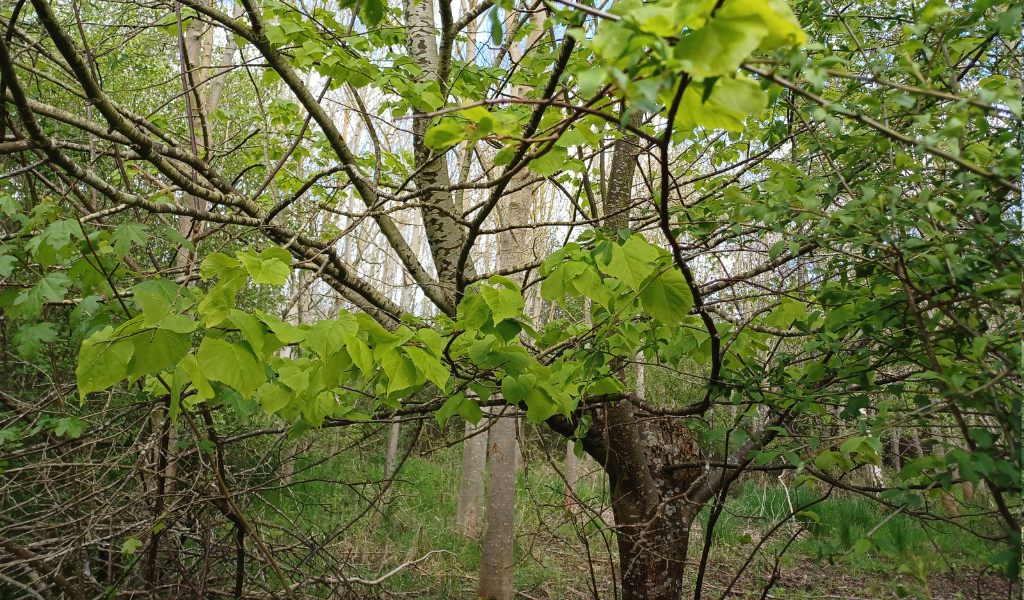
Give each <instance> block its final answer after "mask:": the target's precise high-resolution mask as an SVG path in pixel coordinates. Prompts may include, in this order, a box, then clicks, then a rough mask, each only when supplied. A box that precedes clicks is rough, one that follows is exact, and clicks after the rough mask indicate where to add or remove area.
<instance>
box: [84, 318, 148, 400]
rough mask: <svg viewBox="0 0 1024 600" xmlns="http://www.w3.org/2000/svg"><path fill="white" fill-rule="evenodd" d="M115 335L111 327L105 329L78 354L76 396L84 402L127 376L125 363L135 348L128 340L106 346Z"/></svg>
mask: <svg viewBox="0 0 1024 600" xmlns="http://www.w3.org/2000/svg"><path fill="white" fill-rule="evenodd" d="M113 335H114V328H113V327H105V328H104V329H103V330H102V331H98V332H96V333H94V334H93V335H92V336H90V337H89V339H87V340H85V341H84V342H82V347H81V349H80V350H79V351H78V367H77V368H76V369H75V377H76V378H77V380H78V394H79V395H80V396H81V398H82V401H83V402H84V401H85V396H86V394H88V393H90V392H95V391H97V390H103V389H106V388H108V387H110V386H112V385H114V384H115V383H117V382H118V381H121V380H122V379H124V378H125V376H126V375H127V374H128V361H129V360H131V358H132V353H134V352H135V346H134V345H133V344H132V343H131V342H129V341H128V340H119V341H117V342H114V343H112V344H110V343H108V340H110V338H111V337H113Z"/></svg>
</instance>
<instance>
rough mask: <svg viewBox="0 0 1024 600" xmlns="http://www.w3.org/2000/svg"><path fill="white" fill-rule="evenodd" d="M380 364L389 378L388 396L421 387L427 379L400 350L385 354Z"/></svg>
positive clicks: (389, 351)
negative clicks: (417, 386)
mask: <svg viewBox="0 0 1024 600" xmlns="http://www.w3.org/2000/svg"><path fill="white" fill-rule="evenodd" d="M380 364H381V367H382V368H383V369H384V372H385V373H386V374H387V376H388V394H392V393H394V392H400V391H402V390H405V389H408V388H411V387H413V386H416V385H419V384H420V383H421V382H422V381H423V380H424V379H425V377H424V375H423V374H422V373H420V371H419V370H417V369H416V364H415V363H413V362H412V361H411V360H409V358H408V357H406V356H403V355H402V353H400V352H399V351H398V350H394V349H392V350H388V351H386V352H384V354H383V356H381V361H380Z"/></svg>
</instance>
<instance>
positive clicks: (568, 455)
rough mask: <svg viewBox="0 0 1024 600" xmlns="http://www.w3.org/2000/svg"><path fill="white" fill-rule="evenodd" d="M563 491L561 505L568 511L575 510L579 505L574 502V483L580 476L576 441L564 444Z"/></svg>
mask: <svg viewBox="0 0 1024 600" xmlns="http://www.w3.org/2000/svg"><path fill="white" fill-rule="evenodd" d="M564 474H565V493H564V495H563V497H562V505H563V506H565V510H567V511H569V512H573V513H575V512H577V511H579V509H580V507H579V505H578V504H577V503H576V483H577V482H578V481H579V476H580V459H579V458H577V456H576V443H575V442H573V441H572V440H569V441H568V442H566V444H565V473H564Z"/></svg>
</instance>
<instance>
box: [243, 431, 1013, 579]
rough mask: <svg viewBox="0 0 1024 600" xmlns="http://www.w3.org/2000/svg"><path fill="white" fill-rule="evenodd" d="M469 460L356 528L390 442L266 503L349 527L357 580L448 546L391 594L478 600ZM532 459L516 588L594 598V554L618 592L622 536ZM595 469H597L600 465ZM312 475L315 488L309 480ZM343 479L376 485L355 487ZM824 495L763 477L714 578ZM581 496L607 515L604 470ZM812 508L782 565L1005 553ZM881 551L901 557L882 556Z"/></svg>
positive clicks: (957, 537)
mask: <svg viewBox="0 0 1024 600" xmlns="http://www.w3.org/2000/svg"><path fill="white" fill-rule="evenodd" d="M375 443H376V442H375ZM319 447H320V446H319V445H317V446H315V448H319ZM460 457H461V450H460V448H459V447H454V448H443V449H440V450H437V451H436V452H433V453H432V454H431V455H430V456H429V457H427V458H419V457H415V456H414V457H412V458H410V459H409V461H408V462H407V463H406V464H405V465H404V466H403V468H402V470H401V472H400V475H399V478H400V481H398V482H396V485H395V486H394V488H393V490H392V492H391V494H390V499H389V501H388V503H387V504H386V505H385V506H384V507H383V509H382V511H381V512H373V513H371V514H368V515H366V516H364V518H363V519H361V520H358V521H356V522H355V523H354V524H353V523H352V521H353V520H355V519H356V517H357V516H358V515H359V514H360V513H362V512H363V511H364V510H365V508H366V497H367V496H372V495H374V494H376V493H377V491H378V488H377V486H376V485H375V484H373V483H372V482H373V481H375V480H379V479H380V478H381V476H382V474H383V469H384V457H383V444H380V447H379V448H377V449H375V451H373V452H367V451H361V452H360V451H355V450H353V451H349V452H345V453H342V454H341V455H339V456H338V457H335V458H332V459H330V460H328V461H326V462H323V463H321V464H317V465H315V466H312V467H310V468H308V469H306V468H305V467H306V465H308V464H309V463H310V460H311V459H314V458H315V456H312V455H300V458H299V460H298V461H297V465H296V481H297V482H299V483H297V484H296V485H294V486H293V487H291V488H290V489H289V490H288V491H274V492H270V493H265V494H264V495H263V497H262V501H263V502H265V503H266V504H268V505H275V506H277V507H278V508H279V509H281V510H282V511H283V512H284V513H286V514H290V515H296V516H295V517H294V518H295V525H297V526H299V527H300V528H301V529H302V530H303V532H304V533H305V534H307V535H309V536H310V537H311V538H312V539H314V540H324V539H326V538H327V536H328V535H331V534H332V533H336V532H338V531H339V530H341V529H344V533H343V534H342V535H340V536H337V537H336V538H334V539H335V540H336V543H337V544H338V546H337V548H339V549H341V550H339V551H343V553H344V555H345V556H346V560H347V565H346V566H344V568H343V569H342V570H343V572H344V573H345V574H346V575H348V576H353V575H359V576H363V577H377V576H379V575H381V574H383V573H385V572H387V571H388V570H390V569H391V568H393V567H395V566H396V565H399V564H401V563H403V562H405V561H408V560H410V559H413V558H418V557H420V556H423V555H424V554H426V553H427V552H430V551H432V550H441V551H444V552H443V553H439V554H437V555H434V556H432V557H431V558H430V559H428V561H427V562H425V563H423V564H422V566H423V568H422V569H411V570H408V571H406V572H403V573H401V574H399V575H396V576H395V577H392V578H391V579H389V580H388V585H387V589H388V590H389V591H390V592H393V593H396V594H399V593H403V592H404V593H408V594H410V595H412V597H416V598H452V597H473V593H474V591H475V585H476V582H475V574H476V570H477V568H478V566H479V562H480V546H479V542H478V541H475V540H466V539H463V538H462V537H461V536H459V535H458V534H456V533H455V532H454V529H453V525H454V522H455V511H456V501H457V500H456V499H457V495H458V485H459V468H460ZM527 458H528V468H527V469H526V470H521V471H520V473H519V478H518V486H517V487H518V490H517V499H516V503H517V508H516V527H517V541H516V549H515V553H516V560H517V568H516V575H515V577H516V588H517V589H518V590H523V591H524V592H526V593H527V594H529V595H530V596H532V597H535V598H543V597H548V598H577V597H579V598H584V597H592V593H591V592H589V591H588V590H589V589H590V581H591V573H590V569H589V566H588V562H587V554H588V551H589V553H590V555H591V556H593V557H594V562H595V565H596V566H595V573H594V576H593V577H594V579H596V580H597V582H598V587H599V589H600V590H601V593H602V597H606V596H607V597H610V588H611V567H610V564H611V560H610V559H609V556H610V553H611V554H612V555H614V549H615V544H614V539H613V535H612V534H611V533H609V532H607V531H602V530H601V528H600V527H599V525H598V524H597V523H596V522H594V521H591V522H589V523H588V522H585V521H586V520H587V519H585V518H581V517H580V516H573V515H569V514H567V513H565V511H564V510H563V508H562V490H563V488H564V484H563V482H562V480H561V479H560V478H559V476H558V475H557V473H556V472H555V471H554V469H552V468H551V467H550V466H549V465H547V464H545V462H544V458H543V453H542V452H540V451H539V450H536V449H533V450H530V449H529V447H528V449H527ZM558 458H559V459H560V458H561V455H559V456H558ZM584 465H589V467H590V468H592V469H594V468H595V465H594V463H592V462H585V463H584ZM302 479H305V480H307V481H305V482H300V480H302ZM343 481H361V482H371V483H363V484H361V485H345V484H342V483H341V482H343ZM822 491H823V490H821V489H818V490H814V489H811V488H810V487H809V486H807V485H802V486H800V487H798V488H796V489H792V487H790V489H789V498H788V499H787V495H786V492H787V490H786V489H784V488H783V487H782V486H781V485H780V484H779V483H778V482H777V480H774V479H766V480H763V484H762V481H758V480H757V479H756V477H754V478H752V479H751V480H750V481H748V482H746V483H745V485H743V486H742V487H740V488H739V489H734V491H733V493H732V494H731V497H730V499H729V501H728V502H727V504H726V508H727V510H726V511H725V512H724V513H723V515H722V517H721V518H720V520H719V524H718V526H717V527H716V529H715V532H714V538H715V546H714V550H713V558H714V561H713V562H714V563H715V565H716V568H717V569H718V571H716V572H715V573H713V574H712V575H710V577H712V578H717V580H718V581H719V582H721V581H722V580H723V578H724V580H725V581H728V579H729V578H731V574H732V573H734V572H735V570H736V567H737V566H738V565H739V564H741V563H742V562H743V560H744V559H745V558H746V556H747V555H748V554H749V553H750V552H751V551H752V550H753V549H754V547H755V545H756V544H757V542H758V541H759V540H760V539H761V537H762V536H763V534H764V532H765V531H767V530H768V529H769V528H770V527H772V526H773V525H774V524H776V523H777V522H778V521H779V520H780V519H784V518H786V516H787V515H788V514H789V512H790V503H792V505H793V506H794V507H798V506H801V505H803V504H807V503H809V502H811V501H812V500H814V499H816V498H818V497H819V495H820V494H821V492H822ZM580 495H581V496H582V497H584V498H585V499H586V500H587V502H588V503H590V504H591V505H593V506H596V507H599V509H598V510H600V507H603V508H607V494H606V490H605V481H604V478H603V477H602V476H601V473H600V472H595V473H594V474H592V475H590V476H588V477H584V478H583V479H582V480H581V483H580ZM936 502H937V501H936ZM254 508H258V507H254ZM807 511H813V512H814V513H815V515H816V516H817V520H815V519H814V518H813V517H812V516H811V515H810V514H807V515H802V516H800V517H799V524H800V525H801V526H803V527H804V528H806V529H807V530H808V533H807V534H804V535H803V536H801V537H800V538H799V539H798V540H797V541H796V542H794V544H793V545H792V547H791V548H790V549H789V551H788V553H787V555H786V556H785V557H784V558H783V559H782V561H781V564H782V565H783V566H786V565H806V567H805V568H807V569H815V568H817V567H816V566H815V565H816V564H819V563H820V564H825V565H827V563H828V561H827V560H824V561H822V560H821V559H822V558H825V559H827V558H828V557H829V555H831V556H832V557H833V559H835V560H837V561H838V563H839V568H840V569H841V570H842V571H843V572H844V573H847V574H849V575H851V576H856V577H865V578H868V579H870V580H871V581H873V582H875V583H877V585H878V586H880V587H881V588H886V586H888V587H887V589H890V590H891V589H892V588H893V587H894V583H893V582H894V580H895V576H894V574H895V573H896V572H897V570H898V569H899V568H900V566H901V565H913V564H917V562H915V561H920V562H921V564H923V565H925V566H926V567H927V568H928V569H929V570H930V571H931V572H932V573H938V572H950V571H954V570H958V569H963V568H969V569H974V570H977V569H980V568H983V567H984V566H985V565H986V564H987V562H986V561H987V559H988V558H989V557H991V556H992V555H993V554H995V553H997V552H999V551H1000V550H1001V548H1000V547H999V546H998V545H997V544H994V543H990V542H985V541H984V540H980V539H979V538H977V537H974V536H971V535H968V534H966V533H962V532H959V531H958V530H956V529H955V528H954V527H953V526H951V525H949V524H947V523H942V522H932V523H927V524H925V525H924V526H922V523H920V522H919V521H918V520H916V519H915V518H913V517H910V516H907V515H904V514H899V515H896V516H895V517H892V518H890V519H889V520H888V521H886V522H885V523H884V524H882V525H881V526H879V523H881V522H882V521H883V520H885V519H886V518H887V517H889V516H890V512H891V511H889V510H888V509H885V508H884V507H880V505H878V504H877V503H875V502H872V501H871V500H869V499H866V498H862V497H852V496H839V495H836V494H833V495H832V497H830V498H828V499H827V500H825V501H823V502H820V503H817V504H815V505H814V506H813V507H811V508H808V509H807ZM261 512H263V515H264V518H265V519H267V520H271V521H273V520H275V519H276V518H277V517H275V515H274V513H273V512H272V511H270V510H263V511H261ZM706 513H707V511H706V510H705V511H704V514H703V515H702V517H701V519H702V521H703V522H702V529H703V527H706V519H707V514H706ZM973 525H983V524H973ZM876 527H877V530H876V531H874V533H873V534H872V535H871V537H870V539H871V540H872V541H873V542H874V544H876V549H874V550H872V551H870V552H866V553H858V552H855V551H854V548H855V544H856V543H857V540H859V539H861V538H864V537H865V536H866V535H867V534H868V533H869V532H871V531H872V530H873V529H876ZM926 527H927V529H926ZM793 531H794V527H793V526H790V525H786V526H784V527H782V528H780V530H779V533H778V534H777V535H776V536H775V537H774V538H772V539H771V540H769V541H768V542H766V543H765V544H764V552H763V555H762V557H761V558H759V559H757V560H755V561H754V562H753V563H752V565H751V568H750V569H749V572H750V573H749V576H750V577H752V578H753V579H752V580H751V581H752V582H753V583H754V584H756V583H757V582H758V581H760V580H761V579H763V577H762V575H763V573H764V572H765V570H766V569H770V562H771V561H772V560H774V556H775V554H776V553H777V552H778V551H779V550H780V549H781V547H782V545H783V544H785V542H786V541H787V540H788V538H789V536H790V535H792V533H793ZM584 542H586V543H584ZM701 543H702V541H700V540H698V539H697V538H694V541H693V542H692V543H691V548H690V557H691V559H693V560H694V563H692V564H695V561H696V560H697V559H698V557H699V555H700V544H701ZM588 546H589V548H588ZM878 546H880V547H883V548H887V549H888V550H889V552H884V551H880V550H878V549H877V547H878ZM695 571H696V568H693V567H687V572H688V573H689V575H690V576H691V577H692V576H693V575H694V573H695ZM719 571H721V572H720V573H719ZM751 581H748V582H746V583H747V584H750V583H751ZM741 583H742V582H741ZM872 585H874V584H872ZM723 587H724V586H723ZM717 595H718V594H717V593H716V594H715V595H714V596H715V597H717ZM889 597H892V596H891V595H890V596H889Z"/></svg>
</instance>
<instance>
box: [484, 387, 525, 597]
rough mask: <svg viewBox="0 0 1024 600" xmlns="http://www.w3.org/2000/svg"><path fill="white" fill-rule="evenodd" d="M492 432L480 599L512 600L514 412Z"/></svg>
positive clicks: (499, 420)
mask: <svg viewBox="0 0 1024 600" xmlns="http://www.w3.org/2000/svg"><path fill="white" fill-rule="evenodd" d="M504 411H505V414H504V415H503V416H500V417H496V418H497V423H495V424H494V425H493V426H492V427H491V429H490V432H489V433H490V439H489V440H488V443H489V446H490V448H489V450H490V452H489V454H490V460H489V461H488V475H487V529H486V531H485V533H484V541H483V547H482V555H481V557H480V586H479V588H478V591H477V596H478V597H480V598H495V599H496V600H513V598H514V596H515V589H514V588H513V581H512V575H513V567H514V563H513V551H512V548H513V542H514V540H515V522H514V521H515V510H516V455H517V454H518V452H517V449H516V420H515V409H514V408H513V407H511V406H510V407H506V408H505V409H504Z"/></svg>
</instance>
